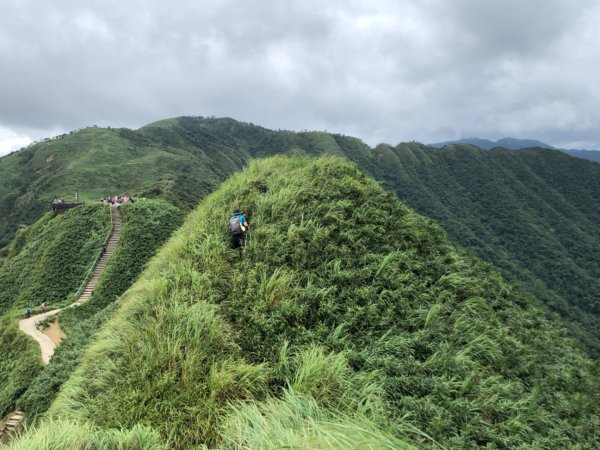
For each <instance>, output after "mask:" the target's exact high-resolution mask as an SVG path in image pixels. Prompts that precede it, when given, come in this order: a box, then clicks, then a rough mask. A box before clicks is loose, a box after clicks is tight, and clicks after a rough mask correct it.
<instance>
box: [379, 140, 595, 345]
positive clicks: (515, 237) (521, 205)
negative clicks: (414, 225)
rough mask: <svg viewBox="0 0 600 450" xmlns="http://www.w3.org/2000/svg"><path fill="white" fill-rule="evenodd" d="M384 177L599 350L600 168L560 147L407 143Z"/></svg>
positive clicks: (382, 154) (396, 151)
mask: <svg viewBox="0 0 600 450" xmlns="http://www.w3.org/2000/svg"><path fill="white" fill-rule="evenodd" d="M375 152H376V154H379V157H380V158H382V159H383V158H387V160H388V163H387V165H388V167H389V169H388V170H387V171H386V173H385V175H383V176H382V179H384V180H385V181H384V185H385V186H386V187H388V188H389V189H393V190H394V191H396V192H397V194H398V196H399V197H400V198H401V199H403V200H404V201H406V202H407V204H409V205H410V206H412V207H413V208H415V209H416V210H417V211H419V212H420V213H423V214H426V215H428V216H429V217H432V218H434V219H435V220H437V221H439V222H440V224H441V225H442V226H443V227H444V229H445V230H446V231H447V232H448V233H449V235H450V236H451V238H453V240H454V241H455V242H458V243H460V244H461V245H464V246H466V247H470V248H472V249H473V250H474V251H475V253H476V254H477V255H478V256H480V257H482V258H484V259H486V260H488V261H491V262H493V263H494V264H495V265H496V266H498V267H499V268H501V269H502V271H503V272H504V273H505V275H507V276H509V277H510V278H512V279H515V280H521V281H523V282H524V287H525V288H526V289H528V290H530V291H533V292H534V293H535V294H536V295H538V296H539V297H540V298H541V299H542V300H543V301H544V303H545V304H546V305H547V306H549V307H550V309H551V310H552V311H554V312H557V313H559V314H560V315H561V317H562V318H563V319H565V323H566V324H567V325H568V326H569V329H570V330H571V332H572V333H573V334H574V335H576V336H577V337H578V338H579V339H580V340H581V341H582V342H584V343H585V344H586V346H587V347H588V349H589V350H590V352H591V353H592V354H593V355H594V356H598V355H599V354H600V304H599V303H598V299H600V239H599V237H600V203H599V202H598V198H600V166H598V165H597V164H594V163H590V162H587V161H584V160H580V159H576V158H570V157H567V156H565V155H563V154H562V153H560V152H558V151H551V150H524V151H520V152H510V151H502V150H493V151H491V152H483V151H480V150H476V149H467V148H464V147H454V148H446V149H444V150H432V149H428V148H414V147H410V146H409V145H407V144H402V145H399V146H397V147H396V148H393V149H388V150H387V152H390V153H391V154H392V155H393V156H395V157H396V161H398V163H395V162H394V160H393V159H392V158H391V157H390V156H389V155H386V152H384V151H378V150H376V151H375Z"/></svg>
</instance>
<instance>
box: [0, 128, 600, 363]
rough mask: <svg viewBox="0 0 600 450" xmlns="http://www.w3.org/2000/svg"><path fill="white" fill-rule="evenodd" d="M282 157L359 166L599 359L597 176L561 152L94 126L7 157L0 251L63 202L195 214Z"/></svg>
mask: <svg viewBox="0 0 600 450" xmlns="http://www.w3.org/2000/svg"><path fill="white" fill-rule="evenodd" d="M506 145H509V143H507V144H506ZM280 153H293V154H308V155H322V154H328V155H337V156H342V157H345V158H347V159H349V160H351V161H354V162H355V163H357V164H358V166H359V168H360V169H361V170H363V171H365V172H367V173H368V174H370V175H371V176H373V177H374V178H376V179H378V180H380V181H382V182H383V183H384V187H385V188H386V189H388V190H391V191H394V192H396V193H397V195H398V196H399V197H400V199H401V200H403V201H405V202H406V203H407V204H408V205H409V206H410V207H412V208H414V209H416V210H417V211H418V212H420V213H422V214H425V215H427V216H429V217H431V218H433V219H434V220H436V221H438V222H439V223H441V225H442V226H443V227H444V228H445V229H446V230H447V232H448V233H449V235H450V238H451V239H452V240H453V241H454V242H456V243H459V244H460V245H463V246H465V247H468V248H471V249H473V251H474V252H475V254H476V255H477V256H479V257H481V258H484V259H485V260H487V261H490V262H492V263H494V264H495V265H497V266H498V267H500V268H501V270H502V271H503V273H504V275H505V276H507V277H509V278H510V279H513V280H519V281H521V282H522V283H523V286H524V288H525V289H526V290H528V291H531V292H534V293H535V294H536V295H537V296H539V297H540V298H541V299H542V300H543V301H544V302H545V304H546V305H547V306H548V308H549V310H550V311H552V312H555V313H558V314H559V315H560V317H561V318H562V319H563V320H564V321H565V323H566V325H567V327H568V328H569V330H570V331H571V333H572V335H574V336H576V337H578V339H579V340H580V341H581V342H582V343H583V344H584V345H585V346H586V347H587V350H588V351H589V352H590V354H592V355H593V356H598V355H600V319H599V317H600V306H599V304H598V299H599V298H600V296H599V294H598V293H599V292H600V252H599V251H598V249H599V248H600V220H599V219H598V218H599V216H600V213H599V210H600V204H599V202H598V200H597V199H598V198H599V195H598V194H599V192H598V191H599V190H600V188H599V186H600V166H599V165H598V164H596V163H593V162H589V161H583V160H580V159H576V158H570V157H568V156H566V155H564V154H563V153H560V152H558V151H554V150H542V149H538V150H525V151H519V152H508V151H502V150H494V151H492V152H484V151H480V150H477V149H475V148H473V147H472V146H469V145H463V146H447V147H446V148H444V149H443V150H439V149H433V148H429V147H426V146H423V145H420V144H418V143H404V144H400V145H398V146H396V147H391V146H388V145H379V146H377V147H376V148H374V149H371V148H369V147H368V146H367V145H365V144H364V143H362V142H361V141H359V140H358V139H354V138H351V137H347V136H340V135H335V134H329V133H324V132H303V133H293V132H288V131H271V130H267V129H264V128H262V127H258V126H254V125H251V124H245V123H240V122H236V121H234V120H231V119H208V118H206V119H205V118H198V117H180V118H177V119H169V120H165V121H161V122H157V123H154V124H151V125H149V126H146V127H143V128H141V129H139V130H136V131H132V130H127V129H101V128H88V129H85V130H82V131H80V132H77V133H73V134H71V135H68V136H65V137H63V138H60V139H56V140H51V141H48V142H42V143H39V144H36V145H34V146H32V147H30V148H27V149H25V150H23V151H21V152H16V153H14V154H12V155H9V156H6V157H4V158H0V217H2V218H3V219H2V220H1V221H0V246H1V245H2V243H6V242H8V239H9V237H10V236H11V235H12V234H13V233H14V232H15V230H16V227H17V225H18V224H20V223H31V222H32V221H33V220H34V219H35V218H37V217H39V215H40V214H41V212H40V211H41V210H44V209H45V208H46V203H45V202H47V201H49V200H50V199H51V198H53V197H55V196H67V195H69V193H74V192H76V191H78V192H80V194H81V195H82V196H83V197H85V198H96V197H98V196H101V195H106V194H108V193H114V192H130V193H134V194H136V195H139V196H146V197H162V198H165V199H167V200H168V201H169V202H171V203H172V204H174V205H176V206H178V207H180V208H183V209H184V210H186V211H187V210H189V209H190V208H192V207H193V206H194V205H196V204H197V202H198V201H199V200H200V199H201V198H202V197H203V196H205V195H206V194H207V193H209V192H211V191H213V190H214V189H215V188H216V186H218V185H219V183H220V182H222V181H223V180H224V179H225V178H227V177H228V176H229V175H231V174H232V173H233V172H235V171H236V170H239V169H241V168H242V167H243V166H244V165H245V164H247V162H248V161H249V160H250V159H251V158H255V157H265V156H272V155H274V154H280ZM15 206H17V207H15ZM1 253H2V252H0V255H1ZM1 259H2V258H1V256H0V261H1ZM0 264H1V262H0Z"/></svg>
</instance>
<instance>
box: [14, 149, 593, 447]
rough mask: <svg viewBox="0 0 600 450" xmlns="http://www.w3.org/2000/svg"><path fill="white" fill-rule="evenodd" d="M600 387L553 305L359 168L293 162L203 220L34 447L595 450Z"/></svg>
mask: <svg viewBox="0 0 600 450" xmlns="http://www.w3.org/2000/svg"><path fill="white" fill-rule="evenodd" d="M235 206H240V207H241V208H242V209H244V210H246V211H247V212H248V214H249V216H250V218H251V230H252V231H251V235H250V238H249V243H248V247H247V248H246V249H245V250H244V252H243V254H240V253H238V252H237V251H235V250H232V249H230V248H229V243H228V236H227V231H226V227H225V224H226V220H227V217H228V214H229V213H230V211H231V209H232V208H233V207H235ZM598 375H599V373H598V366H597V365H594V364H593V363H592V361H591V360H590V359H589V358H588V357H586V356H584V355H583V354H582V353H581V352H580V351H579V350H578V349H577V347H576V346H575V345H573V342H572V341H571V340H570V339H568V338H566V337H565V336H564V333H563V332H562V331H561V330H560V329H559V328H557V327H556V326H555V325H553V324H552V323H550V322H548V321H547V320H546V319H545V318H544V314H543V313H542V310H541V309H540V308H539V307H538V306H537V304H536V302H535V300H534V299H533V298H530V297H527V296H524V295H523V294H520V293H519V292H518V291H517V290H515V289H514V288H513V287H512V286H511V285H509V284H507V283H506V282H505V281H503V279H502V278H501V277H500V275H499V274H498V273H497V272H496V271H495V270H493V269H492V268H491V267H490V266H489V265H487V264H485V263H483V262H481V261H479V260H477V259H475V258H474V257H471V256H468V255H466V254H463V253H462V252H461V251H459V250H457V249H456V248H454V247H452V246H451V245H450V244H449V242H448V240H447V238H446V236H445V234H444V233H443V232H442V231H441V229H440V228H439V227H438V226H436V225H435V224H434V223H432V222H431V221H430V220H428V219H425V218H424V217H421V216H418V215H417V214H415V213H413V212H412V211H410V210H409V209H407V208H406V207H404V206H403V205H402V204H401V203H400V202H399V201H398V200H397V199H396V198H395V196H393V195H391V194H389V193H385V192H384V191H383V190H382V189H381V188H380V187H379V186H378V185H377V183H376V182H374V181H372V180H370V179H368V178H367V177H366V176H365V175H363V174H362V173H360V172H358V171H357V170H356V168H354V167H353V166H351V165H349V164H347V163H343V162H341V161H340V160H337V159H320V160H308V159H304V158H293V159H286V158H274V159H270V160H266V161H259V162H253V163H252V164H251V165H250V166H249V168H248V169H247V170H246V171H244V172H243V173H241V174H239V175H236V176H235V177H233V178H232V179H231V180H229V181H228V182H226V183H225V184H224V185H223V186H222V187H221V188H220V189H219V190H218V191H217V192H216V193H214V194H212V195H210V196H209V197H208V198H206V199H205V200H204V201H203V202H202V203H201V204H200V206H199V207H198V208H197V209H196V210H195V211H194V212H193V213H192V214H190V215H189V216H188V219H187V221H186V223H185V225H184V226H183V227H182V228H181V229H180V230H179V231H178V232H177V233H176V235H175V236H174V237H173V238H172V239H171V240H170V241H169V243H168V244H167V245H166V246H165V247H164V248H163V249H162V250H161V252H160V253H159V255H158V256H157V257H156V258H154V259H153V260H152V261H151V262H150V264H149V265H148V267H147V269H146V270H145V271H144V273H143V274H142V276H141V277H140V279H139V280H138V281H137V282H136V283H135V285H134V286H133V287H132V288H131V289H130V290H129V291H127V293H126V294H125V295H124V296H123V299H122V306H121V308H120V309H119V311H118V312H117V313H116V315H115V317H114V318H113V319H112V320H111V321H109V322H108V323H107V325H106V327H105V328H104V329H103V330H102V331H101V332H100V334H99V335H98V336H97V338H96V339H95V341H94V342H93V343H92V345H91V346H90V347H89V348H88V350H87V351H86V353H85V354H84V356H83V358H82V363H81V365H80V367H79V369H77V371H76V372H75V374H74V376H73V377H71V379H70V380H69V381H68V382H67V383H66V384H65V385H64V386H63V389H62V391H61V393H60V394H59V397H58V398H57V400H56V401H55V402H54V403H53V405H52V407H51V409H50V411H49V415H50V417H51V418H54V419H52V421H50V420H49V421H47V422H44V423H43V424H42V425H41V428H40V429H38V430H37V431H36V432H33V433H29V434H28V436H26V438H25V439H23V440H22V441H20V442H17V443H16V445H15V446H14V448H18V449H25V448H34V447H35V445H38V447H37V448H41V449H43V448H50V447H51V446H52V445H54V444H55V443H59V442H60V441H58V439H63V438H65V437H64V436H65V435H66V434H67V433H68V432H69V430H81V431H78V432H77V433H76V436H74V437H73V438H72V439H79V440H78V441H77V442H87V443H90V445H97V442H99V441H102V440H108V439H113V441H114V442H119V443H122V442H124V440H126V439H129V438H130V437H131V436H135V439H137V440H138V441H142V440H143V442H144V443H146V444H147V445H148V446H150V445H152V446H154V447H152V448H161V447H165V446H169V447H175V448H190V447H192V446H194V445H200V444H205V445H207V446H210V447H211V448H213V447H222V448H259V447H260V448H282V447H285V446H289V447H293V448H351V447H353V446H354V447H356V446H360V448H373V449H376V448H389V449H392V448H409V445H408V444H406V442H413V443H415V444H416V445H417V446H418V447H420V448H423V447H432V448H435V447H437V446H438V444H437V443H439V445H441V446H443V447H449V448H476V447H486V446H487V447H488V448H507V447H510V448H515V447H536V448H569V447H573V448H595V447H597V446H598V445H600V440H599V437H598V434H597V429H598V427H599V426H600V421H599V410H598V408H599V406H598V405H600V403H599V400H600V398H599V385H598V380H599V378H598ZM142 425H143V426H144V427H145V428H141V426H142ZM115 428H116V429H120V430H121V431H120V432H118V433H117V432H115V431H111V430H113V429H115ZM65 439H66V438H65ZM132 439H133V438H132ZM436 442H437V443H436Z"/></svg>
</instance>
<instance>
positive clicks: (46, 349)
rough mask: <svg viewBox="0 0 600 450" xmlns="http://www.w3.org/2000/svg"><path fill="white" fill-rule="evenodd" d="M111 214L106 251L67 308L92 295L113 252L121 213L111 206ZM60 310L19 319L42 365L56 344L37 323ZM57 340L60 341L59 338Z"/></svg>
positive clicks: (82, 301) (56, 327) (79, 303)
mask: <svg viewBox="0 0 600 450" xmlns="http://www.w3.org/2000/svg"><path fill="white" fill-rule="evenodd" d="M111 214H112V221H113V229H112V232H111V235H110V237H109V239H108V245H107V247H106V252H105V253H104V254H103V255H102V256H100V259H98V262H97V263H96V265H95V266H94V271H93V273H92V276H91V277H90V279H89V280H88V282H87V284H86V285H85V288H84V289H83V292H82V293H81V295H80V296H79V298H78V299H77V301H76V302H74V303H73V304H71V305H69V306H68V307H69V308H71V307H74V306H79V305H82V304H83V303H85V302H87V301H88V300H89V299H90V297H91V296H92V292H93V290H94V288H95V287H96V284H97V283H98V280H99V279H100V275H101V274H102V272H103V271H104V269H105V268H106V265H107V263H108V259H109V258H110V256H111V255H112V254H113V251H114V250H115V247H116V246H117V242H119V238H120V236H121V214H120V213H119V208H118V207H111ZM40 303H41V302H40ZM60 311H62V309H54V310H52V311H48V312H46V313H44V314H39V315H37V316H32V317H30V318H29V319H23V320H21V321H19V329H20V330H21V331H23V332H24V333H27V334H28V335H30V336H31V337H32V338H34V339H35V340H36V341H37V342H38V343H39V344H40V348H41V350H42V361H43V362H44V365H46V364H48V363H49V362H50V358H52V355H53V354H54V350H55V349H56V344H55V343H54V342H53V340H52V339H51V338H50V337H49V336H47V335H46V334H44V333H43V332H41V331H40V330H38V329H37V325H38V324H39V323H40V322H42V321H44V320H45V319H46V318H47V317H49V316H52V315H54V314H57V313H59V312H60ZM54 328H55V329H56V330H57V331H58V332H60V333H62V331H60V328H58V326H57V325H56V326H55V327H54ZM62 335H63V336H64V333H62ZM58 342H60V340H59V341H58Z"/></svg>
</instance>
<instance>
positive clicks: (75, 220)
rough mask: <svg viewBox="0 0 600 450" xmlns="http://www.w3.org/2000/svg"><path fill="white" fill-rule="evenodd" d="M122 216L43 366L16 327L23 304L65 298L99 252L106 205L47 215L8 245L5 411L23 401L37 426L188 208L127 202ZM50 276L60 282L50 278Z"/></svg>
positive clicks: (0, 341) (2, 370)
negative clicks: (86, 297) (84, 297)
mask: <svg viewBox="0 0 600 450" xmlns="http://www.w3.org/2000/svg"><path fill="white" fill-rule="evenodd" d="M121 217H122V229H121V240H120V242H119V244H118V245H117V248H116V249H115V252H114V253H113V255H112V257H111V259H110V263H109V265H108V266H107V268H106V269H105V271H104V272H103V274H102V277H101V279H100V281H99V283H98V285H97V287H96V289H95V290H94V294H93V296H92V298H91V300H90V302H89V303H87V304H85V305H84V306H81V307H79V308H73V309H67V310H65V311H64V312H62V313H60V314H59V320H60V324H61V328H62V329H63V331H65V332H66V333H67V339H66V340H65V341H64V342H63V343H62V344H61V345H60V346H59V347H58V349H57V351H56V353H55V355H54V357H53V358H52V360H51V362H50V364H49V365H48V366H46V367H45V368H43V370H42V364H41V359H40V349H39V346H38V344H37V343H35V342H34V341H33V340H32V339H31V338H29V337H27V336H25V335H24V334H23V333H21V332H20V331H19V330H18V327H17V320H18V319H20V318H22V317H23V308H22V306H24V304H22V303H23V301H24V300H25V299H27V300H29V303H27V304H29V305H31V306H32V307H34V311H36V310H37V309H39V308H38V306H39V304H40V303H41V302H42V301H44V300H45V301H46V303H47V305H48V308H49V309H52V308H55V307H57V306H60V304H64V303H65V299H66V298H67V297H69V296H70V295H71V294H72V293H73V292H74V291H75V290H76V289H77V288H78V287H79V285H80V284H81V282H82V281H83V278H84V276H85V274H86V273H87V270H88V269H89V267H90V265H91V264H92V263H93V258H94V257H95V256H96V255H97V254H98V253H99V251H100V244H99V242H98V243H97V242H96V241H97V240H98V239H99V238H100V241H102V240H103V239H104V238H105V237H106V232H107V231H108V228H106V226H107V225H108V222H107V221H109V220H110V218H109V212H108V208H106V207H101V206H100V205H94V206H87V207H85V208H77V209H73V210H70V211H69V212H68V213H67V214H65V215H58V216H55V215H54V214H52V213H50V214H47V215H46V216H44V217H43V218H42V219H40V220H39V221H38V222H36V223H35V224H34V225H32V226H30V227H28V228H27V229H23V230H21V231H20V233H19V235H18V238H17V239H16V240H15V242H13V243H12V245H11V246H10V247H9V252H8V253H9V256H8V257H7V258H6V261H7V264H6V267H4V268H0V281H1V282H2V285H1V286H2V295H3V297H2V298H4V299H5V300H6V302H5V303H4V305H5V313H4V315H3V316H0V320H1V321H2V322H1V323H2V326H1V327H0V330H1V331H0V386H1V389H0V417H1V416H3V415H4V414H5V413H7V412H8V411H9V410H11V409H13V408H14V407H15V406H16V405H18V406H19V407H20V408H21V409H22V410H23V411H25V413H26V414H27V417H28V420H29V423H30V424H31V421H32V419H33V418H34V417H35V416H36V415H37V414H40V413H42V412H44V411H45V410H46V409H47V408H48V406H49V405H50V402H51V401H52V399H54V397H55V396H56V394H57V392H58V389H59V388H60V386H61V385H62V383H63V382H64V381H65V380H66V379H67V378H68V377H69V375H70V374H71V372H72V371H73V370H74V368H75V367H76V366H77V364H78V361H79V357H80V355H81V352H82V351H83V349H84V348H85V346H86V345H87V344H88V343H89V340H90V339H91V337H92V336H93V334H94V333H95V332H96V331H97V330H98V328H99V327H100V325H101V324H102V323H104V321H106V320H107V319H108V318H109V317H110V316H111V314H112V312H113V311H114V309H115V307H114V306H112V305H113V303H114V302H115V301H116V299H117V298H118V297H119V296H120V295H121V294H122V293H123V292H124V291H125V290H126V289H127V288H128V287H129V286H130V285H131V283H132V282H133V281H134V280H135V278H136V277H137V276H138V275H139V273H140V272H141V271H142V269H143V266H144V264H145V263H146V262H147V261H148V259H149V258H150V257H151V256H152V255H153V254H154V253H155V252H156V249H157V248H158V247H160V245H162V243H164V241H165V240H166V239H167V238H168V237H169V236H170V235H171V233H172V232H173V230H175V229H176V228H177V227H178V226H179V225H180V224H181V221H182V212H181V211H180V210H179V209H178V208H176V207H174V206H172V205H169V204H168V203H166V202H164V201H162V200H149V201H146V202H139V203H135V204H126V205H123V206H121ZM57 249H59V250H57ZM55 268H59V270H58V272H57V271H56V270H55ZM72 268H76V269H78V270H71V269H72ZM80 268H81V269H82V270H79V269H80ZM45 277H49V278H51V279H52V280H56V281H58V282H57V283H48V282H46V281H45ZM31 299H36V300H34V301H32V300H31ZM50 299H55V301H50ZM6 311H8V312H6Z"/></svg>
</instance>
